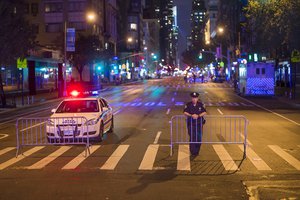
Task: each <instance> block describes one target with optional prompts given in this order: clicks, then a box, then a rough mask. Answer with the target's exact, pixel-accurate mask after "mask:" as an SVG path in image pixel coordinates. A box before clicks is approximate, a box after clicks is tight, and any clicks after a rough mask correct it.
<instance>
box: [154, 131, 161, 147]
mask: <svg viewBox="0 0 300 200" xmlns="http://www.w3.org/2000/svg"><path fill="white" fill-rule="evenodd" d="M160 135H161V131H158V132H157V134H156V137H155V140H154V142H153V144H157V143H158V140H159V137H160Z"/></svg>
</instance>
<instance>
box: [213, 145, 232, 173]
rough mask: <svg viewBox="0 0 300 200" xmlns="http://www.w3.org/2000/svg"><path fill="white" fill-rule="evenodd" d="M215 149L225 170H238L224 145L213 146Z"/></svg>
mask: <svg viewBox="0 0 300 200" xmlns="http://www.w3.org/2000/svg"><path fill="white" fill-rule="evenodd" d="M213 148H214V150H215V152H216V153H217V155H218V156H219V158H220V160H221V162H222V164H223V166H224V168H225V170H227V171H230V170H234V171H235V170H237V169H238V167H237V165H236V164H235V162H234V161H233V159H232V158H231V156H230V155H229V153H228V152H227V151H226V149H225V148H224V146H223V145H213Z"/></svg>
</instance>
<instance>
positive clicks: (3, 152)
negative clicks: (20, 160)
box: [0, 147, 16, 156]
mask: <svg viewBox="0 0 300 200" xmlns="http://www.w3.org/2000/svg"><path fill="white" fill-rule="evenodd" d="M14 149H16V148H15V147H7V148H5V149H2V150H0V156H1V155H3V154H6V153H7V152H9V151H12V150H14Z"/></svg>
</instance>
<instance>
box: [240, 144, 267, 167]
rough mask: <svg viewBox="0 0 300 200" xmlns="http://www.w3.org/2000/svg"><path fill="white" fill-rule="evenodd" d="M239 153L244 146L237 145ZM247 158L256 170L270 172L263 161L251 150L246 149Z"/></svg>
mask: <svg viewBox="0 0 300 200" xmlns="http://www.w3.org/2000/svg"><path fill="white" fill-rule="evenodd" d="M239 148H240V149H241V151H244V146H243V145H239ZM247 157H248V158H249V160H250V161H251V162H252V164H253V165H254V166H255V167H256V169H257V170H265V171H268V170H272V169H271V168H270V167H269V166H268V165H267V163H265V161H263V160H262V159H261V158H260V157H259V156H258V155H257V154H256V153H255V152H254V151H253V149H252V148H250V147H248V148H247Z"/></svg>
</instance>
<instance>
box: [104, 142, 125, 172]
mask: <svg viewBox="0 0 300 200" xmlns="http://www.w3.org/2000/svg"><path fill="white" fill-rule="evenodd" d="M128 148H129V145H120V146H119V147H118V148H117V149H116V150H115V151H114V153H113V154H112V155H111V156H110V157H109V158H108V160H107V161H106V162H105V163H104V165H102V167H101V168H100V169H103V170H113V169H115V167H116V166H117V164H118V163H119V161H120V160H121V158H122V157H123V155H124V154H125V153H126V151H127V150H128Z"/></svg>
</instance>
